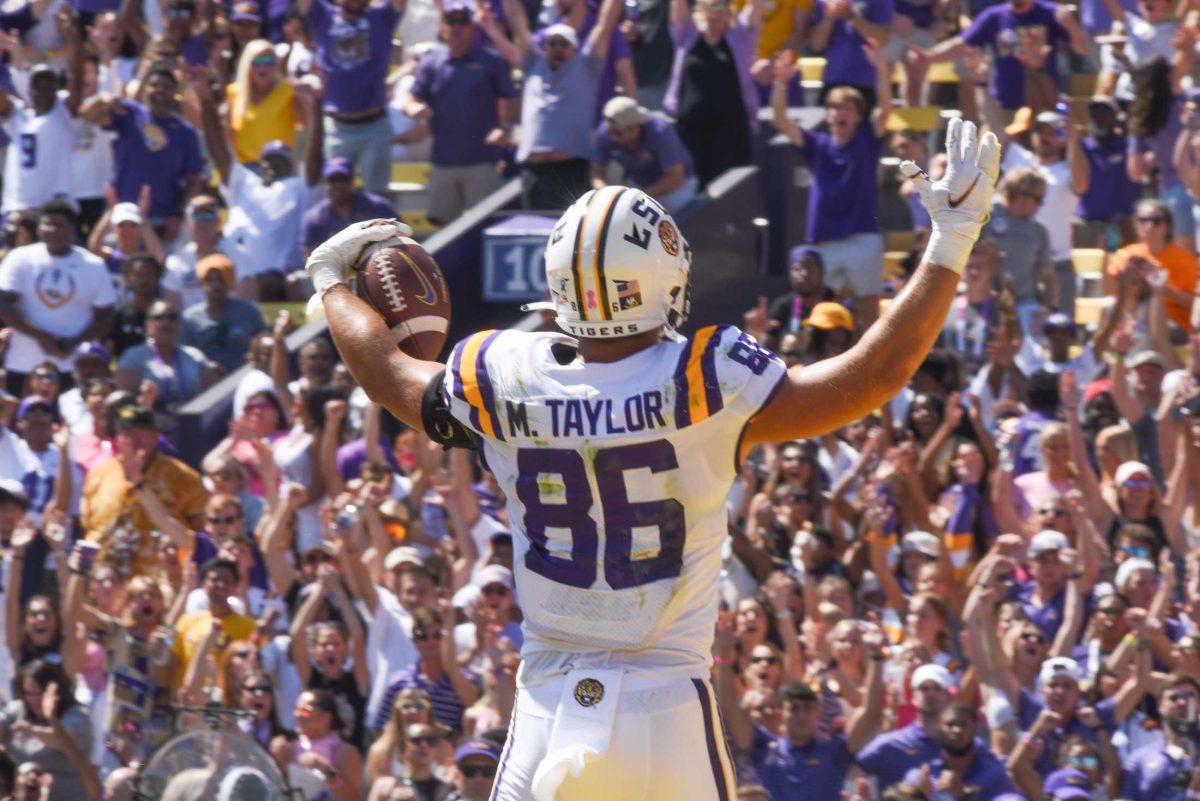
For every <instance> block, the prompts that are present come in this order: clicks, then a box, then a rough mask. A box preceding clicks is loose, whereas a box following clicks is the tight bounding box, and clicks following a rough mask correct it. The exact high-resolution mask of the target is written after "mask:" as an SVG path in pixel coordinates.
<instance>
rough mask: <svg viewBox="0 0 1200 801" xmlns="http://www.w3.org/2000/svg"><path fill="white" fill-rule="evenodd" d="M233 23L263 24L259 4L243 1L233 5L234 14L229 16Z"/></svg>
mask: <svg viewBox="0 0 1200 801" xmlns="http://www.w3.org/2000/svg"><path fill="white" fill-rule="evenodd" d="M229 20H230V21H231V22H243V21H244V22H262V15H261V14H259V13H258V3H255V2H251V0H243V1H242V2H240V3H234V4H233V13H232V14H230V15H229Z"/></svg>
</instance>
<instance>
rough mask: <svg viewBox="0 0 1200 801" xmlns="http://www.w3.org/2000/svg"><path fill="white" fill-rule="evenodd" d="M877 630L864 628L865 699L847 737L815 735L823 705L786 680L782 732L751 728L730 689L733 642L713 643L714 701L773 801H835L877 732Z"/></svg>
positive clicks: (879, 691) (852, 718)
mask: <svg viewBox="0 0 1200 801" xmlns="http://www.w3.org/2000/svg"><path fill="white" fill-rule="evenodd" d="M884 642H885V637H884V634H883V632H882V631H881V630H879V629H878V627H874V626H872V627H868V628H867V629H866V631H865V632H864V634H863V646H864V647H865V648H866V649H867V652H868V653H869V654H870V661H869V662H868V664H867V678H866V684H867V687H866V695H865V698H864V699H863V703H862V705H861V706H860V707H858V708H857V709H856V710H855V711H854V712H853V713H852V714H851V715H850V718H849V720H848V721H847V722H846V733H845V734H835V735H833V736H832V737H829V738H823V737H819V736H818V735H817V728H818V726H819V725H820V722H821V706H820V704H819V703H818V701H817V694H816V693H815V692H814V691H813V689H812V687H810V686H808V685H807V684H801V683H798V682H790V683H788V684H785V685H784V686H783V687H782V688H781V689H780V691H779V696H780V699H781V700H782V702H783V721H784V722H783V729H784V731H783V734H782V735H781V734H778V733H776V732H772V731H768V730H767V729H765V728H763V727H761V726H755V725H754V724H753V723H752V722H751V720H750V717H749V716H748V715H747V714H746V711H745V710H744V709H743V708H742V705H741V704H740V703H738V699H737V691H736V690H735V689H734V679H733V670H732V664H733V653H734V649H733V646H732V641H731V640H730V638H729V636H727V635H726V634H725V633H720V634H718V640H717V646H716V647H717V653H718V655H717V657H716V662H717V675H716V690H717V698H718V700H719V701H720V704H721V714H722V715H723V717H724V719H725V721H726V723H727V724H728V728H729V737H730V739H731V740H732V741H733V743H734V745H735V746H736V747H737V748H738V749H740V750H742V751H743V752H748V756H749V759H750V761H751V762H753V764H754V770H755V773H756V774H757V775H758V777H759V781H760V782H761V784H762V786H763V787H765V788H767V790H768V791H769V792H770V793H771V797H772V798H777V799H787V798H804V799H806V801H839V800H840V799H841V790H842V785H843V784H844V783H845V780H846V772H847V771H848V770H849V769H850V766H851V765H852V764H853V762H854V754H855V753H856V752H858V750H859V749H861V748H862V747H863V746H864V745H866V743H867V741H868V740H870V738H871V737H872V736H873V735H874V734H875V732H877V731H878V730H879V726H880V723H882V721H883V644H884Z"/></svg>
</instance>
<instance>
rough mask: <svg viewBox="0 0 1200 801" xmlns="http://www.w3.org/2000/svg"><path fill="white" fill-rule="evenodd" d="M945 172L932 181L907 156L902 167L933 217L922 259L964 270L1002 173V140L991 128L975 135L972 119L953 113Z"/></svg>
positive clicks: (947, 130)
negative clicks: (930, 231) (954, 115)
mask: <svg viewBox="0 0 1200 801" xmlns="http://www.w3.org/2000/svg"><path fill="white" fill-rule="evenodd" d="M946 162H947V166H946V175H945V176H944V177H943V178H942V179H941V180H940V181H937V182H936V183H934V182H932V181H930V180H929V176H928V175H926V174H925V171H924V170H922V169H921V168H920V167H918V166H917V165H916V164H914V163H913V162H911V161H905V162H902V163H901V164H900V172H901V174H903V175H904V177H905V178H909V179H911V180H912V181H913V183H914V185H915V186H916V188H917V191H918V192H919V193H920V194H921V202H922V203H923V204H924V205H925V208H926V210H928V211H929V218H930V219H931V220H932V221H933V233H932V235H930V237H929V246H928V247H927V248H926V249H925V260H926V261H929V262H932V263H933V264H937V265H940V266H942V267H945V268H946V269H948V270H953V271H954V272H956V273H958V274H959V275H962V271H963V268H965V267H966V265H967V257H968V256H970V255H971V249H972V248H973V247H974V246H975V240H977V239H978V238H979V230H980V229H981V228H982V227H983V224H984V223H985V222H987V220H988V214H989V210H990V209H991V206H992V193H993V192H995V191H996V179H997V177H998V176H999V175H1000V142H999V141H998V140H997V139H996V136H995V134H993V133H992V132H991V131H989V132H987V133H985V134H984V135H983V139H982V141H980V140H979V132H978V130H977V129H976V128H975V123H973V122H963V121H962V120H961V119H958V118H957V117H956V118H954V119H952V120H950V125H949V127H948V128H947V129H946Z"/></svg>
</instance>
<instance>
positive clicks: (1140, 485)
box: [1121, 478, 1150, 489]
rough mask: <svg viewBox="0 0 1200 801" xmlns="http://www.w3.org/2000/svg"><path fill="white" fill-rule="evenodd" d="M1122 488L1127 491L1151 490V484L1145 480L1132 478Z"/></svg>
mask: <svg viewBox="0 0 1200 801" xmlns="http://www.w3.org/2000/svg"><path fill="white" fill-rule="evenodd" d="M1121 486H1122V487H1126V488H1127V489H1150V482H1149V481H1147V480H1146V479H1144V478H1131V479H1129V480H1128V481H1126V482H1125V483H1124V484H1122V485H1121Z"/></svg>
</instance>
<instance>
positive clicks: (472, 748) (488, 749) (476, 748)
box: [454, 738, 500, 763]
mask: <svg viewBox="0 0 1200 801" xmlns="http://www.w3.org/2000/svg"><path fill="white" fill-rule="evenodd" d="M473 756H481V757H487V758H488V759H490V760H492V761H493V762H497V763H498V762H499V761H500V749H499V748H497V747H496V744H495V743H493V742H492V741H491V740H482V739H479V738H476V739H474V740H467V741H466V742H465V743H463V744H462V745H460V746H459V747H458V750H457V751H455V752H454V761H455V763H458V762H462V761H463V760H464V759H466V758H467V757H473Z"/></svg>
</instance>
